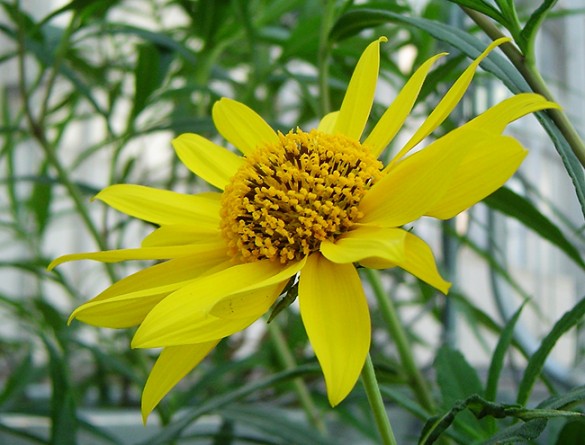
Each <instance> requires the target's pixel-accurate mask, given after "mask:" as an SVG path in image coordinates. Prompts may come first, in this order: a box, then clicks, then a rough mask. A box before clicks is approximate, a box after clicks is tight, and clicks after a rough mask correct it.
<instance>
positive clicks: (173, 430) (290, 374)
mask: <svg viewBox="0 0 585 445" xmlns="http://www.w3.org/2000/svg"><path fill="white" fill-rule="evenodd" d="M315 372H319V371H318V367H317V366H299V367H297V368H295V369H291V370H286V371H282V372H279V373H275V374H271V375H269V376H267V377H265V378H262V379H257V380H255V381H254V382H252V383H249V384H246V385H244V386H241V387H239V388H237V389H233V390H231V391H229V392H227V393H225V394H220V395H218V396H216V397H213V398H210V399H208V400H206V401H205V402H204V403H200V404H198V405H197V407H195V408H193V409H191V410H190V411H189V412H188V413H187V414H186V415H185V416H183V417H181V419H180V420H177V421H175V422H173V423H172V424H170V425H168V426H167V427H165V428H162V429H161V430H160V432H159V433H158V434H156V435H154V436H153V437H151V438H150V439H148V440H147V441H144V442H140V445H158V444H161V443H171V442H172V441H173V440H176V439H177V438H178V437H179V436H180V435H181V433H182V431H183V430H184V429H185V428H187V427H188V426H189V425H191V424H192V423H193V422H194V421H195V420H197V419H198V418H199V417H201V416H202V415H204V414H207V413H209V412H212V411H215V410H218V409H220V408H223V407H225V406H228V405H229V404H231V403H234V402H235V401H237V400H241V399H242V398H244V397H246V396H248V395H249V394H253V393H256V392H258V391H260V390H261V389H264V388H268V387H270V386H272V385H275V384H276V383H279V382H282V381H288V380H290V379H293V378H295V377H299V376H302V375H304V374H307V373H315ZM137 445H138V444H137Z"/></svg>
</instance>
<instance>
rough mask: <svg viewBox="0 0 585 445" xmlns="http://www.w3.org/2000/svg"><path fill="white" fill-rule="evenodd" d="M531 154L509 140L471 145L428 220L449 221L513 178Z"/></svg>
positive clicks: (494, 139) (490, 138) (498, 138)
mask: <svg viewBox="0 0 585 445" xmlns="http://www.w3.org/2000/svg"><path fill="white" fill-rule="evenodd" d="M527 154H528V151H527V150H526V149H525V148H524V147H522V145H521V144H520V143H519V142H518V141H517V140H516V139H514V138H512V137H510V136H491V135H490V134H486V137H485V138H483V140H480V141H478V142H477V143H476V144H474V145H471V146H470V147H469V150H468V151H467V153H466V155H465V158H464V159H463V161H462V162H461V164H459V167H458V168H457V170H456V171H455V173H454V174H453V176H452V179H451V183H450V185H449V188H448V189H447V191H446V192H445V194H444V195H443V197H442V198H441V199H440V200H439V201H437V202H436V203H435V204H434V205H433V206H432V207H431V208H430V209H429V210H428V211H427V212H426V214H427V215H428V216H433V217H435V218H439V219H449V218H452V217H454V216H455V215H457V214H458V213H460V212H462V211H463V210H465V209H467V208H469V207H471V206H472V205H473V204H475V203H477V202H478V201H481V200H482V199H483V198H485V197H486V196H488V195H490V194H491V193H493V192H494V191H496V190H497V189H498V188H500V187H501V186H502V185H503V184H504V183H505V182H506V181H507V180H508V179H509V178H510V177H511V176H512V175H513V174H514V172H515V171H516V170H518V167H520V164H521V163H522V160H523V159H524V158H525V157H526V155H527Z"/></svg>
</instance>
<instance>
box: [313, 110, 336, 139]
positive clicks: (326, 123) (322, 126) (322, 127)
mask: <svg viewBox="0 0 585 445" xmlns="http://www.w3.org/2000/svg"><path fill="white" fill-rule="evenodd" d="M337 116H339V111H332V112H331V113H327V114H326V115H325V116H323V118H322V119H321V121H320V122H319V126H318V127H317V130H319V131H322V132H323V133H327V134H333V130H334V129H335V123H336V122H337Z"/></svg>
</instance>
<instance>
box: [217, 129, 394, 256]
mask: <svg viewBox="0 0 585 445" xmlns="http://www.w3.org/2000/svg"><path fill="white" fill-rule="evenodd" d="M278 136H279V143H277V144H269V145H266V146H262V147H258V148H257V149H256V150H255V151H254V152H253V153H252V154H251V155H250V156H249V157H247V158H246V160H245V163H244V164H243V166H242V167H241V168H240V169H239V170H238V171H237V172H236V174H235V175H234V176H233V178H232V179H231V181H230V183H229V184H228V185H227V186H226V188H225V190H224V193H223V197H222V205H221V229H222V233H223V235H224V237H225V239H226V241H227V244H228V248H229V253H230V255H231V256H232V257H234V258H236V259H237V260H239V261H257V260H262V259H270V260H274V261H279V262H281V263H283V264H284V263H287V262H289V261H292V260H298V259H301V258H303V257H304V256H306V255H309V254H310V253H312V252H315V251H317V250H319V245H320V243H321V242H322V241H324V240H329V241H335V240H336V239H337V238H338V237H339V236H340V235H341V234H343V233H345V232H347V231H348V230H349V229H350V228H351V227H352V225H354V224H355V223H356V222H357V221H359V219H360V218H361V217H362V216H363V215H362V214H361V212H360V211H359V203H360V200H361V199H362V197H363V196H364V194H365V193H366V192H367V190H368V189H370V188H371V187H372V186H373V185H374V183H375V182H376V181H377V180H378V179H379V178H380V177H381V174H382V173H381V168H382V164H381V163H380V162H379V161H378V160H377V159H376V158H375V157H374V156H373V155H372V154H371V153H370V151H369V149H368V148H367V147H364V146H363V145H362V144H360V143H359V142H358V141H355V140H353V139H350V138H348V137H345V136H343V135H331V134H326V133H323V132H320V131H317V130H313V131H311V132H309V133H306V132H304V131H302V130H300V129H296V130H293V131H290V132H289V133H287V134H286V135H285V134H282V133H279V134H278Z"/></svg>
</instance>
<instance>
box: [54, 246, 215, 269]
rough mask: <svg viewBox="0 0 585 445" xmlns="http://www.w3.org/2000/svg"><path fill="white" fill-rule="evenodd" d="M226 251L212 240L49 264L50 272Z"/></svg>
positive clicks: (74, 257)
mask: <svg viewBox="0 0 585 445" xmlns="http://www.w3.org/2000/svg"><path fill="white" fill-rule="evenodd" d="M218 249H223V250H224V251H225V242H224V241H223V240H219V241H218V240H210V241H208V242H206V243H200V244H189V245H185V246H164V247H139V248H136V249H119V250H104V251H102V252H82V253H71V254H68V255H63V256H60V257H59V258H56V259H54V260H53V261H52V262H51V264H49V267H48V268H47V269H48V270H52V269H54V268H55V267H57V266H58V265H59V264H63V263H67V262H69V261H78V260H94V261H100V262H102V263H118V262H120V261H127V260H169V259H171V258H180V257H185V256H191V255H197V254H200V253H203V252H209V251H216V250H218Z"/></svg>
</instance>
